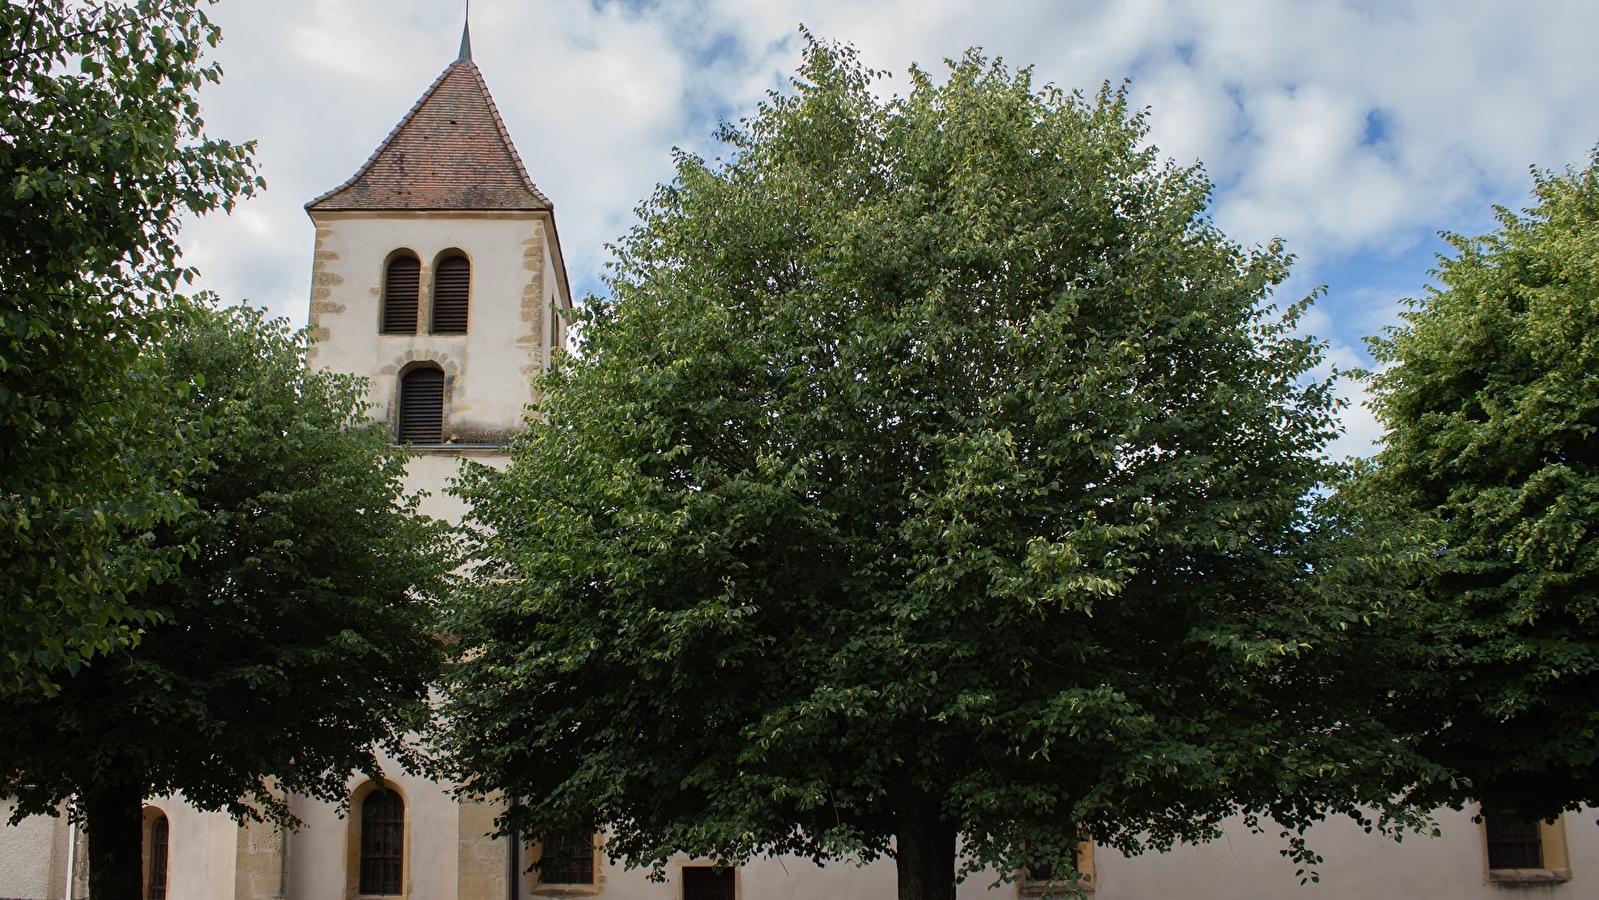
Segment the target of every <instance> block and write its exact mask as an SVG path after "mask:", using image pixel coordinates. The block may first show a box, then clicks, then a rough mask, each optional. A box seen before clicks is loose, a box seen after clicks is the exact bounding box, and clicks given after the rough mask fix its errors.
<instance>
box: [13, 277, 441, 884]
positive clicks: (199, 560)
mask: <svg viewBox="0 0 1599 900" xmlns="http://www.w3.org/2000/svg"><path fill="white" fill-rule="evenodd" d="M306 346H307V338H306V337H305V335H304V334H303V333H301V334H296V335H291V334H290V333H288V331H287V330H286V329H285V328H284V327H283V326H282V324H281V323H278V322H268V321H265V320H263V318H262V316H261V314H260V313H258V312H255V311H252V310H248V309H232V310H222V311H217V310H212V309H207V308H198V309H195V310H192V311H191V312H190V313H189V314H188V315H187V316H185V317H184V318H183V319H181V320H179V321H178V322H177V323H176V324H175V325H174V327H173V330H172V333H171V334H169V336H168V337H167V338H166V339H165V340H164V341H163V343H162V345H161V358H160V360H159V362H158V363H157V365H159V368H160V372H161V375H162V376H163V377H164V378H167V379H170V380H171V383H173V384H174V385H178V386H181V387H183V388H186V390H183V391H181V392H179V393H178V394H176V395H175V397H174V399H173V401H172V402H171V403H170V404H169V405H168V407H167V410H166V415H169V416H172V417H174V418H178V419H181V420H184V421H186V422H188V423H190V424H191V425H192V426H194V427H193V431H194V432H196V433H197V434H198V435H200V436H199V437H198V439H197V440H198V441H199V444H198V447H197V448H196V451H197V454H198V456H199V457H200V458H201V459H202V460H203V462H204V465H203V466H201V467H200V468H198V469H197V470H196V471H194V472H192V473H190V474H189V476H188V477H187V479H186V480H185V481H184V482H183V483H182V484H181V485H180V486H179V487H180V489H181V491H182V493H183V495H184V496H185V497H186V498H188V499H189V500H190V501H191V503H192V508H191V509H190V510H189V511H188V512H186V513H185V514H184V515H183V516H181V517H180V518H178V519H177V520H176V521H175V522H173V523H170V524H167V525H164V526H161V527H160V528H159V529H158V532H157V541H156V545H157V547H161V548H194V554H193V555H192V556H190V557H187V558H185V559H184V560H183V561H182V563H181V564H180V565H179V567H178V569H177V571H176V572H175V573H174V574H173V575H172V576H170V577H169V578H167V579H166V580H164V581H162V582H161V583H159V584H157V585H153V586H150V587H148V588H146V589H145V591H144V592H143V593H142V594H140V595H138V596H137V597H136V598H134V599H135V600H136V602H138V603H140V604H142V605H144V606H146V607H148V608H149V609H151V610H153V611H154V612H155V613H156V614H157V615H158V616H159V619H158V621H157V622H156V623H155V624H152V625H150V626H149V627H148V628H147V630H146V632H145V634H144V637H143V639H142V640H141V641H140V642H139V644H138V645H137V646H136V647H133V648H129V649H124V650H121V651H119V652H117V653H114V654H112V655H109V656H107V657H105V658H101V659H96V660H95V662H94V664H93V665H91V666H86V667H84V668H82V669H80V670H79V671H78V672H77V674H75V675H72V676H70V677H63V678H62V679H61V680H60V690H59V691H58V692H57V693H56V694H55V696H52V697H43V696H37V695H30V696H22V697H18V698H13V699H12V700H9V701H3V702H0V720H3V721H5V723H6V727H5V728H4V729H0V772H4V773H5V774H4V775H3V776H0V785H3V790H4V793H5V794H6V795H10V796H13V797H15V798H16V800H17V801H18V803H19V806H18V807H17V811H16V815H17V816H18V817H21V816H26V815H30V814H51V813H53V812H54V811H55V810H56V809H57V807H58V804H60V803H61V802H62V801H63V800H65V799H66V798H67V797H69V796H72V795H76V796H77V797H78V799H79V804H80V809H81V810H82V811H83V813H84V814H85V816H86V817H87V820H88V825H87V828H88V835H89V850H90V854H91V858H90V893H91V894H93V896H94V897H95V898H96V900H137V898H139V897H140V896H141V886H140V879H139V872H140V865H141V863H140V845H141V824H140V816H141V810H142V807H143V801H144V798H146V797H151V796H156V795H162V794H167V793H172V792H182V794H183V796H184V798H185V799H186V800H187V801H188V802H190V803H191V804H194V805H195V806H198V807H200V808H202V809H221V810H227V811H228V812H230V813H232V814H233V815H234V816H237V817H241V818H244V817H259V816H263V815H264V816H267V817H270V818H273V819H276V820H279V821H287V820H288V818H289V814H288V809H287V807H286V806H285V805H284V804H283V802H282V800H281V797H282V794H283V792H293V793H297V794H302V795H309V796H314V797H322V798H325V799H329V800H337V801H342V800H343V799H344V788H345V784H346V780H347V779H348V777H349V775H350V773H351V772H352V771H355V770H361V771H365V772H369V773H374V774H375V773H377V772H378V769H377V766H376V761H375V756H374V754H375V752H376V748H378V747H383V748H386V749H387V750H388V752H390V753H392V754H395V755H396V756H397V757H398V758H400V759H402V760H408V759H413V758H414V757H413V755H412V754H413V751H412V750H410V749H409V748H408V746H407V745H406V743H405V741H404V735H405V734H407V733H408V732H410V731H412V730H414V729H418V728H420V727H421V726H422V725H423V723H424V722H425V721H426V719H427V718H428V715H429V707H428V686H429V684H430V683H432V681H433V680H434V679H435V678H436V676H437V673H438V666H439V662H440V660H441V659H442V645H441V643H440V641H439V639H438V637H437V630H436V628H435V626H434V622H435V607H434V603H433V601H432V600H431V599H430V598H432V597H435V596H437V595H438V594H439V592H440V590H441V587H442V584H443V579H444V577H445V574H444V573H446V572H447V571H448V570H449V569H450V567H451V565H452V559H453V557H452V552H453V551H452V549H451V548H452V542H451V539H450V537H449V532H448V530H446V527H445V526H443V525H442V524H440V523H436V522H434V521H432V520H430V519H428V518H426V517H424V516H422V515H419V514H418V513H417V512H416V504H417V498H416V497H414V496H407V495H405V494H404V493H403V490H402V487H401V479H402V477H403V475H404V470H405V469H404V467H405V461H406V454H405V452H404V451H403V450H402V449H400V448H396V447H394V446H392V445H391V444H390V443H389V440H388V438H387V436H386V433H385V431H384V430H383V428H382V427H381V426H379V425H377V424H375V423H371V422H367V421H364V420H363V417H362V413H363V410H364V408H365V404H364V399H363V395H364V391H365V385H364V383H363V382H362V381H361V380H360V379H356V378H353V377H349V376H343V375H335V374H332V373H329V372H325V371H322V372H312V371H311V370H310V369H309V368H308V367H307V365H306V362H305V349H306Z"/></svg>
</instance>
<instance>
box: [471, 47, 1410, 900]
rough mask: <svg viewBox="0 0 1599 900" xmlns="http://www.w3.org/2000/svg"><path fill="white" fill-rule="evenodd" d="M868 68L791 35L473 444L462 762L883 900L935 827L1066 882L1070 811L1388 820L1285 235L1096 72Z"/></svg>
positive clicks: (1381, 744) (1077, 833)
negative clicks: (1342, 597)
mask: <svg viewBox="0 0 1599 900" xmlns="http://www.w3.org/2000/svg"><path fill="white" fill-rule="evenodd" d="M876 86H877V82H876V81H875V73H872V72H869V71H867V70H864V69H863V68H862V67H861V66H860V65H859V64H858V62H857V61H856V58H855V56H854V54H853V52H852V51H850V50H849V49H848V48H841V47H838V46H833V45H828V44H819V43H811V44H810V45H809V46H808V49H807V53H806V62H805V65H804V67H803V69H802V70H801V73H800V76H799V78H798V79H797V80H796V81H795V84H794V90H793V92H792V93H790V94H788V95H785V96H778V95H774V96H773V97H772V98H771V99H770V101H769V102H768V103H766V104H764V105H763V106H762V107H761V108H760V110H759V111H758V113H757V114H756V115H755V116H753V117H752V118H751V119H749V120H747V121H744V122H742V123H740V124H739V125H737V126H729V127H727V128H725V129H724V131H723V134H722V137H723V139H724V140H725V141H726V143H727V147H728V153H729V156H728V158H727V159H726V160H725V161H724V160H716V161H713V162H706V161H705V160H703V159H701V158H698V157H695V156H692V155H687V154H684V155H680V156H679V157H678V161H677V176H676V179H675V180H674V181H673V182H672V183H671V184H670V185H666V186H663V187H662V188H660V190H659V191H658V192H657V193H656V194H655V196H654V197H653V198H652V199H651V200H650V201H649V202H648V203H646V204H645V205H644V206H643V207H641V209H640V219H641V220H640V222H639V224H638V225H637V226H636V227H635V228H634V229H633V230H632V232H631V233H630V234H629V235H628V236H627V237H626V238H625V240H623V241H622V243H621V244H620V246H618V247H617V248H616V252H617V262H616V263H615V269H614V273H613V275H612V276H611V277H610V279H609V285H610V288H611V290H612V292H613V296H612V297H611V298H610V299H608V300H603V301H602V300H598V299H591V300H590V302H589V304H588V306H587V309H586V311H585V312H584V313H583V319H582V329H583V330H582V333H583V335H584V354H583V356H582V357H581V358H578V359H574V360H568V361H567V362H566V363H565V364H564V365H563V366H561V367H559V368H558V370H557V371H555V372H554V373H553V374H551V375H549V376H548V377H547V378H546V379H545V380H544V381H543V382H542V384H541V389H542V391H543V397H544V399H543V401H542V403H541V405H540V406H539V408H538V410H537V414H536V415H535V416H533V417H532V418H530V419H529V422H528V428H529V430H528V433H527V434H526V436H525V437H523V438H521V439H519V441H518V442H517V443H516V444H515V445H514V447H513V450H512V461H511V464H510V466H509V468H508V469H506V470H504V471H496V470H492V469H488V468H482V467H479V468H476V469H473V470H471V471H470V472H469V473H468V474H467V475H466V476H465V477H464V480H463V481H462V483H461V485H460V487H459V492H460V494H461V496H462V497H464V498H465V499H466V500H468V501H469V502H470V503H471V504H472V510H473V511H472V513H471V517H472V522H473V523H474V525H475V527H476V537H477V540H478V541H479V542H480V546H479V552H480V554H481V556H482V557H483V558H484V559H485V560H487V562H485V563H484V564H483V566H482V567H481V568H480V569H479V570H478V573H477V578H476V581H475V583H474V584H473V586H472V589H471V590H470V591H469V592H467V594H466V595H465V596H464V597H463V598H462V600H461V603H460V608H459V610H458V615H457V619H456V621H455V623H454V625H453V630H454V632H455V633H457V634H458V635H460V636H461V638H462V640H463V641H464V642H465V645H466V646H467V647H469V648H470V651H469V652H467V653H466V654H464V655H463V656H462V657H461V659H460V660H459V661H458V663H457V664H456V665H454V667H453V668H452V669H451V670H450V671H449V675H448V677H447V685H448V701H447V708H446V710H445V716H444V717H443V719H442V720H441V721H443V722H444V723H446V725H447V726H448V728H449V729H450V730H449V732H448V733H447V734H445V735H443V736H442V738H441V742H442V747H443V749H444V750H445V751H447V754H448V759H449V764H450V766H451V772H452V774H453V775H454V777H456V778H458V779H459V780H460V783H461V784H463V785H464V787H465V790H467V791H470V792H480V793H486V792H491V791H502V792H504V793H505V794H507V795H511V796H518V797H524V798H526V802H525V804H524V805H521V806H519V807H516V808H513V809H512V811H511V813H510V814H509V817H508V820H507V823H506V824H507V826H508V827H516V828H517V829H519V830H521V831H523V832H524V833H539V832H541V831H544V830H546V829H549V828H553V827H558V826H579V827H583V826H588V825H596V824H597V825H600V826H603V827H605V828H606V829H608V830H609V834H610V835H611V838H610V844H609V852H610V853H612V854H613V855H617V856H620V857H622V858H625V859H626V860H627V861H629V862H631V863H635V864H642V865H656V866H659V865H660V864H662V863H663V862H664V861H665V860H666V859H667V858H668V857H669V855H671V854H673V853H675V852H686V853H690V854H694V855H697V856H703V857H710V858H714V859H718V860H722V861H724V862H738V861H741V860H743V859H745V858H747V857H749V856H751V855H753V854H761V853H794V854H799V855H802V856H806V857H811V858H814V859H816V860H817V861H821V860H824V859H829V858H839V857H845V858H855V859H871V858H874V857H876V856H878V855H882V854H890V853H892V854H895V855H897V861H898V866H899V871H900V885H901V896H902V897H912V896H914V897H924V896H925V897H947V896H948V891H949V889H950V885H951V883H952V881H953V880H954V878H955V877H956V871H955V859H956V852H957V845H956V841H957V837H956V836H957V834H958V835H960V836H961V837H960V838H959V840H960V844H959V854H960V857H961V859H962V860H963V862H962V865H963V866H964V867H965V871H967V872H970V871H973V870H975V869H976V868H978V867H982V866H986V865H993V866H996V867H998V869H999V871H1000V872H1001V873H1004V877H1010V873H1013V872H1014V871H1015V870H1016V869H1017V868H1018V867H1029V866H1041V865H1045V864H1048V865H1050V866H1052V867H1053V870H1054V871H1055V872H1057V873H1062V876H1063V877H1065V874H1066V873H1070V872H1071V871H1072V865H1073V850H1074V848H1075V846H1076V844H1077V843H1078V841H1079V840H1080V839H1086V838H1092V839H1094V840H1096V841H1098V842H1100V843H1101V844H1106V845H1110V846H1113V847H1117V848H1120V849H1123V850H1126V851H1129V852H1136V851H1138V850H1139V849H1141V848H1149V847H1155V848H1164V847H1168V846H1170V845H1171V844H1172V843H1174V842H1177V841H1203V840H1206V839H1209V838H1212V837H1214V836H1216V835H1217V834H1218V833H1219V832H1218V826H1219V824H1220V823H1221V822H1222V820H1223V819H1225V818H1227V817H1228V816H1231V815H1234V814H1237V813H1240V812H1242V813H1244V814H1246V815H1247V816H1248V818H1249V820H1250V821H1251V822H1252V823H1257V824H1258V823H1261V822H1262V819H1263V817H1266V816H1270V817H1272V818H1274V819H1275V820H1276V821H1277V822H1279V823H1281V824H1282V825H1283V826H1285V827H1287V828H1290V829H1302V828H1303V827H1305V826H1307V825H1308V824H1309V823H1311V822H1314V821H1316V820H1317V819H1319V818H1320V817H1322V816H1323V815H1325V814H1326V813H1327V812H1329V811H1342V812H1348V813H1350V814H1352V815H1356V816H1357V817H1358V816H1360V815H1361V813H1360V808H1361V804H1365V808H1366V809H1371V810H1379V811H1383V812H1384V813H1386V812H1394V813H1396V814H1400V815H1403V810H1401V809H1398V808H1397V807H1395V806H1394V803H1395V799H1394V798H1396V797H1399V796H1401V795H1402V794H1403V792H1404V790H1405V789H1406V787H1407V786H1408V784H1409V779H1411V778H1412V777H1413V776H1412V775H1408V774H1405V773H1406V772H1408V771H1413V769H1408V768H1407V767H1406V766H1405V765H1402V764H1401V762H1400V760H1401V758H1402V757H1403V756H1404V748H1403V745H1402V744H1399V743H1396V742H1395V741H1394V740H1393V738H1394V735H1392V734H1391V733H1390V732H1389V731H1388V730H1387V729H1386V728H1385V727H1384V725H1383V724H1382V722H1381V720H1380V719H1379V718H1378V717H1376V716H1374V715H1373V714H1372V710H1371V709H1369V708H1367V707H1366V706H1362V705H1361V704H1362V702H1363V701H1361V700H1360V697H1359V694H1358V692H1346V691H1344V690H1342V689H1341V686H1343V685H1344V682H1343V681H1342V680H1341V679H1343V678H1344V677H1345V676H1346V675H1347V673H1348V672H1349V671H1350V670H1360V669H1363V668H1364V665H1363V661H1362V660H1361V659H1360V658H1359V657H1358V656H1357V655H1356V654H1354V653H1352V651H1351V647H1350V643H1349V638H1348V632H1347V631H1346V630H1345V629H1346V628H1347V627H1349V626H1350V625H1351V623H1354V624H1358V613H1359V611H1358V610H1356V609H1350V608H1345V607H1343V606H1339V605H1337V604H1334V603H1331V602H1327V601H1324V600H1322V599H1319V598H1320V597H1321V596H1322V595H1321V594H1319V593H1318V592H1316V591H1314V590H1312V589H1311V585H1310V584H1309V577H1308V572H1309V569H1308V563H1309V560H1310V556H1311V553H1312V545H1313V544H1314V543H1315V534H1314V529H1313V528H1312V527H1311V525H1312V523H1311V522H1310V521H1309V520H1308V518H1307V510H1308V504H1307V496H1309V493H1310V492H1311V491H1312V490H1313V488H1314V487H1315V486H1316V485H1317V484H1318V483H1319V482H1320V481H1321V480H1322V479H1323V477H1324V476H1325V474H1326V468H1325V466H1324V464H1323V462H1322V461H1321V456H1320V454H1321V452H1322V450H1323V448H1324V447H1325V446H1326V443H1327V441H1328V440H1329V438H1330V437H1332V436H1333V434H1334V433H1335V424H1334V412H1335V409H1336V404H1337V401H1336V400H1335V398H1334V397H1333V395H1332V393H1331V391H1330V385H1329V383H1328V382H1326V381H1317V380H1314V379H1311V378H1309V376H1308V373H1309V372H1310V370H1311V369H1312V368H1314V367H1315V366H1316V365H1317V364H1318V363H1319V362H1320V359H1321V357H1320V345H1319V344H1318V343H1317V342H1316V341H1315V340H1314V339H1310V338H1304V337H1299V336H1296V334H1295V323H1296V320H1297V317H1298V315H1299V314H1300V313H1301V312H1302V310H1303V309H1304V307H1305V304H1295V305H1292V306H1290V307H1288V308H1287V309H1286V310H1277V309H1275V308H1273V307H1271V306H1269V304H1268V298H1269V295H1270V293H1271V290H1272V288H1273V287H1274V286H1276V285H1278V284H1279V283H1280V282H1281V281H1282V280H1283V279H1284V278H1285V277H1286V275H1287V271H1288V265H1289V262H1290V259H1289V257H1288V255H1287V254H1286V253H1285V252H1284V250H1283V248H1282V247H1281V246H1280V245H1278V244H1275V243H1274V244H1272V245H1271V246H1268V247H1264V248H1256V249H1245V248H1242V247H1240V246H1239V245H1237V244H1236V243H1234V242H1232V241H1230V240H1229V239H1227V238H1226V236H1225V235H1223V234H1222V233H1221V232H1220V231H1219V230H1218V229H1217V228H1216V227H1215V226H1214V225H1213V224H1211V222H1210V221H1209V220H1208V219H1207V218H1206V215H1205V210H1206V204H1207V202H1208V197H1209V191H1210V185H1209V183H1208V182H1207V180H1206V179H1205V177H1204V175H1203V173H1202V172H1201V171H1200V170H1199V169H1198V168H1182V167H1176V166H1172V165H1167V164H1163V163H1161V162H1160V161H1159V159H1158V157H1157V155H1156V152H1155V150H1154V149H1153V148H1151V147H1149V146H1148V145H1147V143H1146V140H1145V139H1146V134H1147V132H1146V124H1145V121H1144V117H1143V115H1142V114H1138V113H1133V112H1130V111H1129V109H1128V107H1127V100H1126V95H1125V93H1122V92H1116V91H1112V90H1110V89H1109V88H1108V87H1107V88H1106V89H1104V90H1102V91H1101V92H1100V93H1099V94H1098V95H1097V96H1095V97H1092V98H1087V97H1084V96H1082V95H1079V94H1073V93H1065V92H1062V91H1059V90H1056V89H1054V88H1051V87H1044V88H1038V87H1036V86H1035V85H1034V84H1033V83H1032V81H1031V77H1030V74H1029V72H1028V71H1027V70H1022V71H1019V72H1018V71H1011V70H1008V69H1006V68H1005V67H1004V66H1002V65H1001V64H1000V63H998V62H990V61H988V60H986V59H984V58H983V57H981V56H980V55H977V54H976V53H971V54H968V55H967V56H965V57H964V58H962V59H961V60H959V61H956V62H952V63H951V66H950V70H949V73H948V78H947V80H945V81H944V82H943V83H937V82H935V81H934V80H933V78H932V77H931V76H929V75H928V74H926V73H924V72H921V71H918V70H913V71H912V74H911V91H910V93H909V95H908V96H906V97H904V98H898V99H889V100H883V99H879V98H878V97H877V96H876V95H874V93H873V91H874V90H875V89H876ZM1306 303H1308V301H1306ZM1301 851H1302V848H1301ZM1302 855H1308V854H1307V853H1303V852H1302Z"/></svg>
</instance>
